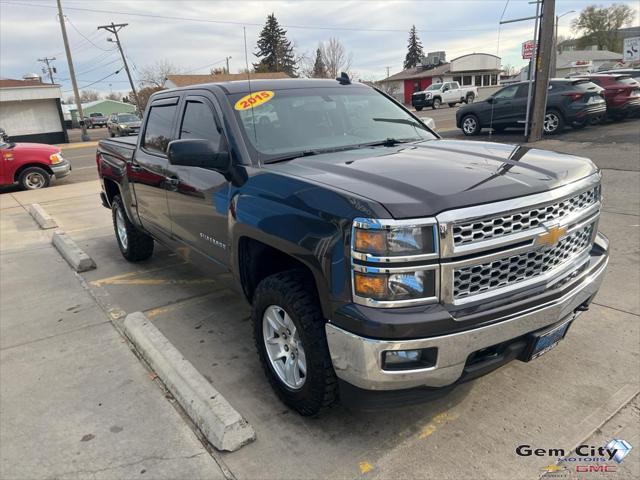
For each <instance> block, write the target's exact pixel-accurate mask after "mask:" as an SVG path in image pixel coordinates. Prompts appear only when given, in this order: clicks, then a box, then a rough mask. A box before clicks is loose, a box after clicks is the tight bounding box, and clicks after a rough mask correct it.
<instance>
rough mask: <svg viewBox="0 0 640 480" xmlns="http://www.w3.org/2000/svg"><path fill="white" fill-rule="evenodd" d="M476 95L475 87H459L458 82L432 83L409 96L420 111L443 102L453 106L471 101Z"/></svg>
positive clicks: (436, 106)
mask: <svg viewBox="0 0 640 480" xmlns="http://www.w3.org/2000/svg"><path fill="white" fill-rule="evenodd" d="M477 96H478V89H477V88H476V87H461V86H460V84H459V83H458V82H444V83H434V84H432V85H429V87H427V88H426V89H425V90H422V91H421V92H415V93H414V94H413V95H412V97H411V105H413V108H415V109H416V110H418V111H420V110H422V109H423V108H424V107H431V108H433V109H434V110H435V109H436V108H440V105H442V104H443V103H448V104H449V106H450V107H454V106H455V105H456V104H458V103H472V102H473V101H474V100H475V99H476V97H477Z"/></svg>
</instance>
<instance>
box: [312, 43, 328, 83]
mask: <svg viewBox="0 0 640 480" xmlns="http://www.w3.org/2000/svg"><path fill="white" fill-rule="evenodd" d="M311 76H312V77H313V78H327V66H326V65H325V64H324V60H323V59H322V50H320V49H319V48H318V49H317V50H316V61H315V63H314V64H313V73H312V75H311Z"/></svg>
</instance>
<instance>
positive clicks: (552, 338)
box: [526, 320, 571, 361]
mask: <svg viewBox="0 0 640 480" xmlns="http://www.w3.org/2000/svg"><path fill="white" fill-rule="evenodd" d="M569 325H571V320H569V321H568V322H565V323H563V324H562V325H558V326H557V327H553V328H551V329H550V330H545V331H542V332H539V333H533V334H532V338H531V342H532V343H531V348H530V350H529V352H530V353H529V356H528V357H529V358H528V359H527V360H526V361H529V360H533V359H535V358H538V357H539V356H540V355H544V354H545V353H547V352H548V351H549V350H551V349H552V348H553V347H555V346H556V345H557V344H558V342H560V340H562V339H563V338H564V336H565V335H566V334H567V330H568V329H569Z"/></svg>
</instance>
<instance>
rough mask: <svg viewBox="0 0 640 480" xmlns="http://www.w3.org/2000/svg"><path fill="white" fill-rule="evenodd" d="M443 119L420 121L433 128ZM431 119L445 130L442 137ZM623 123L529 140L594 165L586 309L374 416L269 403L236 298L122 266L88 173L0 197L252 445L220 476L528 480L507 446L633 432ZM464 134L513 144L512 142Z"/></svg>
mask: <svg viewBox="0 0 640 480" xmlns="http://www.w3.org/2000/svg"><path fill="white" fill-rule="evenodd" d="M454 112H455V109H449V108H446V109H442V110H439V111H437V112H435V114H437V115H442V120H441V121H442V125H446V123H445V122H446V121H448V120H446V118H448V117H446V115H449V116H450V115H452V113H454ZM423 113H425V114H426V115H429V114H430V113H431V112H423ZM435 114H434V115H431V116H434V118H435ZM436 124H437V125H438V127H439V130H440V131H441V132H443V133H445V136H448V134H447V133H446V132H450V134H451V135H454V136H455V135H456V132H455V131H451V130H448V131H447V130H445V129H444V128H443V127H441V126H440V123H439V120H438V119H436ZM639 126H640V121H638V120H634V121H627V122H622V123H619V124H609V125H603V126H600V127H597V128H590V129H586V130H583V131H567V132H566V133H564V134H563V135H562V136H558V137H554V138H552V139H546V140H544V141H543V142H540V143H539V144H537V145H536V147H537V148H548V149H552V150H557V151H562V152H566V153H574V154H578V155H585V156H589V157H591V158H593V159H594V161H596V163H597V164H598V165H599V166H600V167H601V168H602V169H603V173H604V192H605V207H604V212H603V215H602V218H601V222H600V229H601V230H602V231H603V232H604V233H605V234H607V235H608V236H609V238H610V239H611V245H612V247H611V262H610V266H609V269H608V275H607V277H606V279H605V283H604V285H603V287H602V289H601V291H600V294H599V295H598V297H597V298H596V300H595V303H594V305H593V306H592V308H591V310H590V311H589V312H587V313H585V314H584V315H582V316H581V317H580V319H579V320H578V321H577V322H576V324H575V325H574V326H572V329H571V332H570V335H569V336H568V338H567V339H566V340H565V341H564V342H562V344H561V345H559V346H558V347H557V348H556V349H554V350H552V351H551V352H549V353H548V354H546V355H545V356H543V357H542V358H540V359H537V360H536V361H534V362H532V363H530V364H523V363H519V362H512V363H511V364H509V365H507V366H505V367H503V368H501V369H499V370H497V371H496V372H494V373H492V374H490V375H488V376H486V377H483V378H481V379H479V380H477V381H475V382H472V383H469V384H465V385H463V386H461V387H460V388H458V389H457V390H455V391H454V392H453V393H451V394H450V395H448V396H447V397H444V398H442V399H439V400H437V401H434V402H431V403H426V404H423V405H418V406H411V407H405V408H399V409H394V410H390V411H385V412H361V411H351V410H347V409H345V408H343V407H337V408H335V409H333V410H332V411H331V412H329V413H327V414H325V415H323V416H321V417H318V418H302V417H299V416H298V415H296V414H295V413H293V412H292V411H290V410H288V409H287V408H286V407H284V406H283V405H282V404H281V403H280V402H279V401H278V400H277V398H276V397H275V395H274V394H273V393H272V391H271V389H270V388H269V385H268V383H267V381H266V379H265V378H264V376H263V374H262V371H261V368H260V365H259V363H258V360H257V356H256V353H255V349H254V345H253V340H252V337H251V331H250V322H249V307H248V305H247V304H246V302H245V301H244V299H243V298H242V297H241V296H239V295H238V294H237V293H235V292H234V291H232V290H231V289H230V288H229V287H228V279H226V278H224V277H221V278H214V279H211V278H203V277H201V276H200V275H199V273H198V272H197V271H196V270H195V269H193V268H192V267H191V266H190V265H188V264H185V263H183V262H182V261H181V260H180V259H179V258H178V257H177V256H176V255H174V254H172V253H170V252H168V251H167V250H165V249H163V248H162V247H158V248H157V250H156V253H155V254H154V256H153V257H152V258H151V259H150V260H149V261H147V262H144V263H141V264H137V265H133V264H129V263H127V262H126V261H125V260H124V259H123V258H122V257H121V255H120V253H119V251H118V248H117V245H116V242H115V239H114V234H113V227H112V225H111V215H110V212H109V211H108V210H106V209H104V208H103V207H102V206H101V205H100V201H99V198H98V195H97V193H98V191H99V185H98V182H97V181H83V182H80V181H76V182H69V183H68V184H63V182H60V185H59V186H56V187H53V188H50V189H47V190H43V191H38V192H18V193H8V194H5V195H11V196H12V198H13V199H15V200H16V201H17V202H19V203H21V204H25V205H26V204H28V203H33V202H38V203H40V204H41V205H42V206H43V207H44V208H45V209H46V210H47V211H48V212H49V213H50V214H51V215H52V216H54V218H56V219H57V220H58V222H59V224H60V225H61V226H63V228H64V229H65V231H66V232H67V233H68V234H69V235H71V236H72V237H73V238H74V239H75V240H76V242H78V244H79V245H80V246H81V247H82V248H83V249H84V250H85V251H86V252H87V253H88V254H89V255H91V256H92V257H93V259H94V260H95V261H96V263H97V265H98V268H97V269H96V270H93V271H90V272H86V273H83V274H82V275H81V278H82V281H83V282H84V283H85V284H86V286H87V288H88V289H89V291H90V292H91V294H92V296H93V298H94V299H96V301H97V302H98V304H99V305H100V307H101V308H102V309H103V310H104V311H105V312H106V313H107V314H108V315H109V316H111V318H122V316H123V315H124V314H126V313H131V312H134V311H143V312H145V313H146V315H147V317H148V318H149V319H150V320H151V321H152V322H153V323H154V324H155V325H156V326H157V328H158V329H160V331H161V332H162V333H163V334H164V335H165V336H166V337H167V338H169V339H170V340H171V342H172V343H173V344H174V345H175V346H176V347H177V348H178V349H179V350H180V351H181V352H182V354H183V355H184V356H185V357H186V358H187V359H188V360H189V361H191V363H193V365H194V366H195V367H196V368H197V369H198V370H199V371H200V373H202V374H203V375H204V376H205V377H206V378H207V379H208V380H209V381H210V382H211V383H212V384H213V385H215V387H216V388H217V389H218V390H219V391H220V392H221V393H222V394H223V395H224V397H225V398H226V399H227V400H228V401H229V402H230V403H231V404H232V405H233V406H234V407H235V408H236V409H237V410H238V411H239V412H240V413H241V414H242V415H244V416H245V418H246V419H247V420H248V421H249V422H250V423H251V424H252V425H253V427H254V428H255V430H256V434H257V440H256V441H255V442H254V443H252V444H249V445H247V446H245V447H243V448H242V449H241V450H239V451H236V452H233V453H224V454H220V455H219V457H218V460H219V462H221V463H222V464H224V466H225V468H226V469H228V472H230V473H231V475H233V477H235V478H238V479H245V478H246V479H249V478H291V479H294V478H296V479H299V478H310V479H311V478H336V477H339V478H452V479H453V478H455V479H459V478H474V479H475V478H505V479H506V478H509V479H513V478H538V477H540V476H542V475H543V474H544V473H545V470H544V467H545V466H548V465H549V464H550V463H553V462H552V459H549V458H544V457H536V456H529V457H520V456H518V455H516V453H515V449H516V447H517V446H518V445H521V444H530V445H532V446H534V447H544V448H565V449H567V450H570V449H572V448H574V447H575V446H576V445H578V444H580V443H582V442H589V441H594V442H595V441H602V438H609V437H611V436H614V435H619V434H620V435H622V434H621V433H620V432H623V434H624V438H625V439H626V440H627V441H629V442H630V443H631V444H632V445H638V444H639V441H640V438H639V435H638V429H637V424H638V403H637V394H638V391H639V388H640V378H639V375H640V373H639V372H640V356H639V353H640V352H639V350H640V347H639V341H638V340H639V339H640V330H639V325H638V317H639V316H640V218H639V212H640V145H639V143H638V127H639ZM476 139H477V140H492V141H495V140H503V141H505V140H506V141H508V142H515V141H517V139H519V135H518V134H517V133H515V134H506V135H502V136H500V138H498V137H496V136H491V137H489V136H488V135H483V136H481V137H477V138H476ZM85 149H87V152H85ZM89 149H90V147H81V148H76V149H73V150H75V151H76V152H77V156H78V160H77V162H78V163H77V165H78V167H76V163H74V174H73V175H72V177H75V175H76V173H77V172H78V171H80V172H83V171H85V170H80V167H79V166H80V165H84V163H82V162H86V163H87V164H89V163H92V164H93V165H91V167H92V168H93V169H95V157H94V153H93V149H95V147H91V150H92V152H91V154H90V155H89V153H88V150H89ZM73 150H69V153H68V155H69V156H68V157H67V158H70V156H71V155H73ZM65 156H67V152H65ZM87 166H88V165H87ZM89 171H90V169H89V168H87V169H86V172H87V175H88V172H89ZM92 174H93V175H94V177H93V178H95V170H93V171H92ZM81 175H82V174H81ZM76 178H78V177H76ZM82 178H84V177H82ZM34 268H35V266H34ZM634 398H635V400H634ZM634 425H635V428H634ZM637 459H638V455H635V456H633V457H630V460H629V461H626V460H625V462H624V463H623V464H621V465H620V466H619V475H620V476H618V477H616V478H637V477H638V476H639V475H640V463H639V462H638V460H637ZM553 460H554V459H553ZM549 475H551V474H549Z"/></svg>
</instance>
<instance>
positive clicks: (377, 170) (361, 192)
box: [266, 140, 598, 218]
mask: <svg viewBox="0 0 640 480" xmlns="http://www.w3.org/2000/svg"><path fill="white" fill-rule="evenodd" d="M266 168H267V169H269V170H271V171H277V172H279V173H282V174H284V175H293V176H296V177H301V178H304V179H307V180H309V181H312V182H316V183H321V184H324V185H327V186H330V187H332V188H337V189H341V190H344V191H347V192H350V193H353V194H356V195H358V196H361V197H365V198H368V199H370V200H373V201H376V202H378V203H380V204H381V205H383V206H384V207H385V208H386V209H387V210H388V211H389V213H390V214H391V215H392V216H393V217H394V218H416V217H426V216H432V215H436V214H438V213H440V212H443V211H445V210H450V209H454V208H460V207H466V206H471V205H479V204H483V203H490V202H495V201H499V200H507V199H510V198H515V197H521V196H524V195H531V194H534V193H540V192H544V191H548V190H551V189H553V188H557V187H559V186H562V185H566V184H568V183H571V182H575V181H576V180H579V179H581V178H584V177H587V176H589V175H591V174H593V173H595V172H596V171H597V170H598V169H597V167H596V166H595V165H594V164H593V162H591V160H589V159H588V158H583V157H576V156H572V155H565V154H561V153H555V152H550V151H546V150H538V149H535V148H530V147H522V146H518V145H507V144H500V143H493V142H472V141H466V140H465V141H459V140H431V141H426V142H420V143H412V144H405V145H398V146H394V147H373V148H365V149H359V150H349V151H344V152H338V153H326V154H322V155H316V156H311V157H301V158H298V159H295V160H292V161H289V162H286V163H278V164H274V165H267V166H266Z"/></svg>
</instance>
